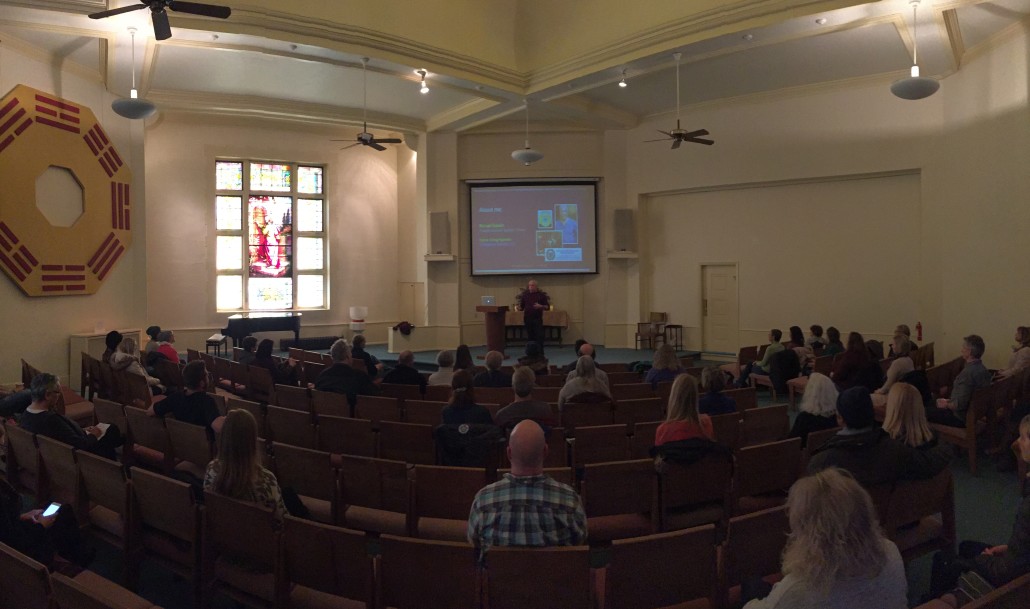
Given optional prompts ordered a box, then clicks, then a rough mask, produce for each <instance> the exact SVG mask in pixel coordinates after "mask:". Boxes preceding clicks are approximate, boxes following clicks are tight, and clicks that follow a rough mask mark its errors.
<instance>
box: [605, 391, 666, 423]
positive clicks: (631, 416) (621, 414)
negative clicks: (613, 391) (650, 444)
mask: <svg viewBox="0 0 1030 609" xmlns="http://www.w3.org/2000/svg"><path fill="white" fill-rule="evenodd" d="M666 403H667V400H666V401H662V399H661V398H658V397H650V398H644V399H639V400H619V401H618V402H615V411H614V413H613V415H612V417H613V419H614V421H615V423H649V422H651V421H661V420H663V419H665V405H666Z"/></svg>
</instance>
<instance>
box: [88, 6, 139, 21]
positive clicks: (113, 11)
mask: <svg viewBox="0 0 1030 609" xmlns="http://www.w3.org/2000/svg"><path fill="white" fill-rule="evenodd" d="M141 8H147V5H146V4H140V5H137V6H123V7H122V8H113V9H111V10H109V11H100V12H99V13H90V14H89V15H88V17H89V18H90V19H103V18H104V17H113V16H114V15H121V14H122V13H131V12H132V11H138V10H139V9H141Z"/></svg>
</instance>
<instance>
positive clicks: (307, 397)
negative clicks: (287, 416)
mask: <svg viewBox="0 0 1030 609" xmlns="http://www.w3.org/2000/svg"><path fill="white" fill-rule="evenodd" d="M275 405H276V406H279V407H281V408H290V409H292V410H299V411H301V412H308V413H310V412H313V410H312V407H311V394H310V393H309V392H308V388H307V387H306V386H305V387H294V386H293V385H276V386H275Z"/></svg>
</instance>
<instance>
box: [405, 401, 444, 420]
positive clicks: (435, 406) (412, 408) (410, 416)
mask: <svg viewBox="0 0 1030 609" xmlns="http://www.w3.org/2000/svg"><path fill="white" fill-rule="evenodd" d="M446 407H447V402H431V401H429V400H404V416H403V417H402V418H403V419H404V422H405V423H412V424H414V425H439V424H440V422H441V421H442V420H443V409H444V408H446Z"/></svg>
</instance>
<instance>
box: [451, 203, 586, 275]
mask: <svg viewBox="0 0 1030 609" xmlns="http://www.w3.org/2000/svg"><path fill="white" fill-rule="evenodd" d="M470 186H471V196H470V202H471V209H470V213H469V217H470V218H471V230H472V235H471V238H472V274H473V275H514V274H547V273H596V272H597V245H596V234H597V231H596V216H597V202H596V201H597V199H596V185H595V183H594V182H560V183H557V182H556V183H535V184H526V183H519V184H501V183H492V184H486V183H484V184H471V185H470Z"/></svg>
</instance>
